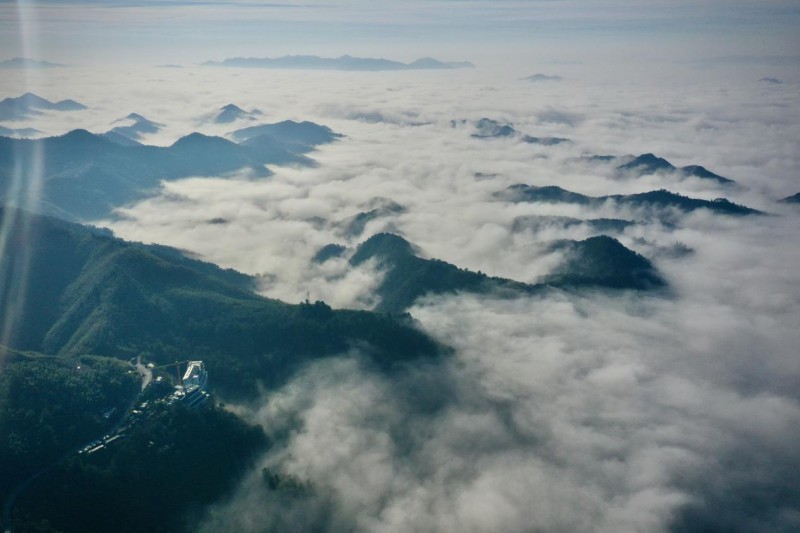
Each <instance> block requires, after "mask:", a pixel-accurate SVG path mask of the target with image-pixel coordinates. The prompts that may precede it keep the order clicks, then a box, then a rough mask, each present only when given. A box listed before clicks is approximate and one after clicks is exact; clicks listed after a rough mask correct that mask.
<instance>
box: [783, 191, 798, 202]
mask: <svg viewBox="0 0 800 533" xmlns="http://www.w3.org/2000/svg"><path fill="white" fill-rule="evenodd" d="M779 201H780V202H782V203H784V204H800V192H799V193H797V194H793V195H791V196H787V197H786V198H781V199H780V200H779Z"/></svg>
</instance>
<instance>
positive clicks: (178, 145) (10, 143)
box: [0, 123, 337, 220]
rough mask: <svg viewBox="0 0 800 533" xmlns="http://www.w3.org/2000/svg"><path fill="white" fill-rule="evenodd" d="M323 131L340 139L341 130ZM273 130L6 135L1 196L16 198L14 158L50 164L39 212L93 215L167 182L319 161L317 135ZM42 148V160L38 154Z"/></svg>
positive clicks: (0, 157) (0, 158)
mask: <svg viewBox="0 0 800 533" xmlns="http://www.w3.org/2000/svg"><path fill="white" fill-rule="evenodd" d="M309 124H310V123H309ZM314 126H317V125H314ZM317 128H324V127H323V126H317ZM324 129H325V130H327V131H328V132H329V135H330V136H331V138H334V139H335V138H336V136H337V134H335V133H333V132H330V130H328V129H327V128H324ZM274 131H275V135H276V136H274V137H273V136H266V135H261V136H256V137H253V138H250V139H248V140H247V141H246V142H243V143H241V144H236V143H234V142H232V141H229V140H227V139H223V138H222V137H209V136H207V135H202V134H200V133H193V134H191V135H187V136H186V137H183V138H181V139H179V140H178V141H176V142H175V143H174V144H173V145H172V146H168V147H159V146H143V145H123V144H119V143H118V142H114V141H112V140H109V139H108V138H106V137H105V136H101V135H95V134H92V133H89V132H88V131H86V130H74V131H71V132H70V133H68V134H66V135H62V136H60V137H49V138H46V139H39V140H27V139H10V138H7V137H0V200H2V201H4V202H13V201H14V199H13V198H10V197H9V193H10V191H11V185H12V179H13V176H14V171H13V169H14V165H15V164H19V165H21V167H22V169H23V173H22V175H23V176H28V177H29V176H31V173H32V171H33V169H35V168H43V169H44V174H43V175H42V176H40V177H41V199H40V203H39V204H38V205H37V206H34V207H35V209H36V210H37V211H42V212H45V213H48V214H53V215H56V216H60V217H62V218H67V219H77V220H93V219H97V218H102V217H106V216H108V215H109V214H110V213H111V212H112V211H113V209H114V208H115V207H120V206H124V205H127V204H129V203H131V202H134V201H137V200H141V199H142V198H145V197H147V196H148V195H150V194H153V193H154V192H155V191H157V189H158V187H159V185H160V182H161V181H162V180H172V179H178V178H183V177H187V176H224V175H226V174H229V173H232V172H234V171H238V170H242V169H244V170H247V171H248V172H249V173H250V174H251V175H253V176H261V177H265V176H268V175H270V174H271V172H270V171H269V170H268V169H267V168H266V167H265V166H264V165H266V164H286V163H292V164H311V163H313V161H312V160H311V159H309V158H307V157H305V156H303V155H301V154H302V153H305V152H308V151H310V150H312V149H313V147H314V146H315V145H316V144H319V142H315V141H317V140H319V139H318V138H316V139H313V138H308V137H305V141H306V142H305V143H300V142H298V141H297V139H298V136H297V135H294V136H292V135H288V137H289V138H288V140H286V141H283V140H282V139H281V138H280V137H279V136H278V135H280V134H281V133H282V132H284V128H281V127H277V128H276V129H275V130H274ZM309 143H311V144H309ZM40 154H41V155H42V156H43V158H44V159H43V161H38V160H37V159H36V158H37V157H38V156H39V155H40ZM39 163H42V164H41V165H40V164H39ZM19 185H20V186H21V192H23V193H24V192H25V191H26V190H27V189H28V188H29V187H32V186H34V183H32V182H31V181H29V180H27V181H25V182H23V183H21V184H19Z"/></svg>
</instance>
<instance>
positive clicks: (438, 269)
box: [350, 233, 665, 313]
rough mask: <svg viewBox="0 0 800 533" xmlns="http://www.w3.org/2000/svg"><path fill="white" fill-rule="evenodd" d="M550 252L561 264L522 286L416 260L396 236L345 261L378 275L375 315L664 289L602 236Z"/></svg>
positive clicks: (375, 241)
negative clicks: (548, 292) (464, 302)
mask: <svg viewBox="0 0 800 533" xmlns="http://www.w3.org/2000/svg"><path fill="white" fill-rule="evenodd" d="M553 248H554V250H559V251H564V252H566V258H565V260H564V263H563V264H562V265H560V266H559V267H558V268H557V269H556V271H555V272H554V273H553V274H552V275H550V276H548V277H546V278H545V279H544V280H542V281H541V283H538V284H527V283H521V282H518V281H513V280H510V279H505V278H498V277H490V276H487V275H486V274H483V273H481V272H472V271H470V270H465V269H461V268H458V267H457V266H455V265H452V264H450V263H446V262H444V261H440V260H438V259H423V258H421V257H418V256H417V254H416V252H415V250H414V247H413V246H412V245H411V243H409V242H408V241H406V240H405V239H403V238H402V237H399V236H397V235H393V234H390V233H380V234H378V235H374V236H372V237H370V238H369V239H367V240H366V241H364V242H363V243H362V244H361V245H360V246H359V247H358V249H357V250H356V252H355V253H354V254H353V256H352V257H351V258H350V263H351V264H352V265H354V266H358V265H361V264H363V263H365V262H367V261H369V260H373V261H375V262H376V263H377V266H378V267H379V268H380V269H381V270H382V271H383V272H384V275H383V279H382V281H381V283H380V285H379V287H378V289H377V293H378V296H380V303H379V304H378V307H377V309H378V310H380V311H384V312H389V313H399V312H402V311H404V310H405V309H407V308H409V307H410V306H411V305H412V304H413V303H414V302H415V301H416V300H417V299H418V298H419V297H421V296H423V295H425V294H447V293H455V292H471V293H479V294H489V293H492V294H497V295H508V296H515V295H521V294H534V293H536V292H538V291H542V290H545V289H546V288H547V287H559V288H578V287H600V288H610V289H636V290H648V289H654V288H659V287H663V286H665V282H664V281H663V279H662V278H661V277H660V275H659V274H658V272H657V271H656V269H655V268H654V267H653V265H652V264H651V263H650V261H648V260H647V259H645V258H644V257H642V256H641V255H639V254H637V253H636V252H634V251H632V250H629V249H627V248H625V247H624V246H623V245H622V244H620V243H619V241H617V240H616V239H613V238H611V237H607V236H598V237H591V238H589V239H586V240H584V241H577V242H576V241H562V242H558V243H555V244H554V245H553Z"/></svg>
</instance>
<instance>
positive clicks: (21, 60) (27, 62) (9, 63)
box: [0, 57, 66, 69]
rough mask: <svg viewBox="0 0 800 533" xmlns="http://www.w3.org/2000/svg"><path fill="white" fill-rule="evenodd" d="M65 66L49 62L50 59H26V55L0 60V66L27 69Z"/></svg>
mask: <svg viewBox="0 0 800 533" xmlns="http://www.w3.org/2000/svg"><path fill="white" fill-rule="evenodd" d="M58 67H66V65H64V64H62V63H51V62H50V61H39V60H37V59H28V58H27V57H15V58H13V59H6V60H5V61H0V68H2V69H5V68H27V69H43V68H58Z"/></svg>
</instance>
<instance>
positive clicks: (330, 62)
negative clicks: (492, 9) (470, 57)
mask: <svg viewBox="0 0 800 533" xmlns="http://www.w3.org/2000/svg"><path fill="white" fill-rule="evenodd" d="M203 65H204V66H209V67H241V68H276V69H308V70H361V71H380V70H447V69H457V68H474V67H475V65H473V64H472V63H470V62H469V61H439V60H437V59H433V58H431V57H424V58H422V59H417V60H416V61H413V62H411V63H401V62H400V61H392V60H390V59H383V58H378V59H376V58H368V57H353V56H349V55H344V56H341V57H335V58H332V57H319V56H311V55H305V56H283V57H276V58H269V57H262V58H256V57H232V58H228V59H225V60H223V61H206V62H205V63H203Z"/></svg>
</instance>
